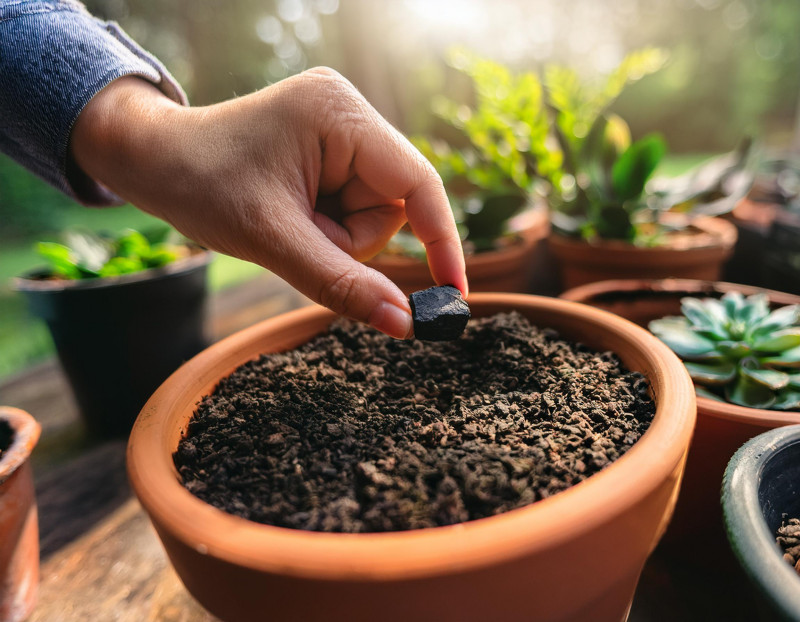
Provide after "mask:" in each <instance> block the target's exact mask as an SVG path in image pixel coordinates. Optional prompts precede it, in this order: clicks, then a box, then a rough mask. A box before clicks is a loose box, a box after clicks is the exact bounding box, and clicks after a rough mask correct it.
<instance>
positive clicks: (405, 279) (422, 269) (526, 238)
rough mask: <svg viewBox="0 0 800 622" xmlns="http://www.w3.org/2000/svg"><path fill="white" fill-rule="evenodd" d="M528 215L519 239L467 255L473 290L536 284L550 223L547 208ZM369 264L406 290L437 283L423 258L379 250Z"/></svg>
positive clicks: (518, 289) (518, 288)
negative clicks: (494, 249) (379, 252)
mask: <svg viewBox="0 0 800 622" xmlns="http://www.w3.org/2000/svg"><path fill="white" fill-rule="evenodd" d="M525 216H526V221H525V227H524V228H523V229H521V230H520V231H519V232H518V234H519V240H517V242H516V243H514V244H511V245H509V246H508V247H507V248H504V249H502V250H496V251H487V252H483V253H476V254H474V255H468V256H466V257H465V262H466V268H467V279H468V280H469V288H470V291H473V292H515V293H526V292H529V291H531V289H532V288H535V285H534V284H533V281H534V279H535V278H536V275H535V271H536V270H537V266H538V265H539V264H540V263H542V261H543V259H542V254H543V253H544V251H545V248H544V240H545V239H546V238H547V234H548V232H549V231H550V223H549V220H548V217H547V211H546V210H544V209H537V210H533V211H531V212H529V213H527V214H526V215H525ZM366 264H367V265H368V266H369V267H371V268H374V269H375V270H377V271H378V272H382V273H383V274H385V275H386V276H387V277H389V279H390V280H391V281H393V282H394V283H395V284H396V285H397V286H398V287H399V288H400V289H401V290H403V292H404V293H406V294H410V293H411V292H415V291H419V290H421V289H426V288H428V287H433V286H434V285H435V283H434V282H433V277H432V276H431V273H430V269H429V268H428V264H427V263H425V262H424V261H421V260H419V259H413V258H411V257H403V256H394V255H384V254H379V255H377V256H375V257H374V258H373V259H371V260H369V261H368V262H366Z"/></svg>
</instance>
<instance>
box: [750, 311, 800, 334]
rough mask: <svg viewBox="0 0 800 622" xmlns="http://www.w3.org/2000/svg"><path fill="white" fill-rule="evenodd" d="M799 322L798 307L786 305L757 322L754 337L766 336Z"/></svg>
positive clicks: (799, 313) (799, 312)
mask: <svg viewBox="0 0 800 622" xmlns="http://www.w3.org/2000/svg"><path fill="white" fill-rule="evenodd" d="M798 320H800V306H798V305H788V306H785V307H780V308H779V309H775V310H774V311H772V312H771V313H770V314H769V315H768V316H767V317H765V318H764V319H762V320H761V321H760V322H758V325H757V326H756V328H755V330H754V331H753V334H754V335H766V334H769V333H771V332H773V331H776V330H780V329H782V328H789V327H790V326H794V325H795V324H797V323H798Z"/></svg>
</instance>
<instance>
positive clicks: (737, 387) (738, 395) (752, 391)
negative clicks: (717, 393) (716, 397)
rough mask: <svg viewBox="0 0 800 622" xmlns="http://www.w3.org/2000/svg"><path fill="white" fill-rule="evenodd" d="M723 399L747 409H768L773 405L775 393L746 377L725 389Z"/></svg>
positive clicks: (740, 378) (741, 377)
mask: <svg viewBox="0 0 800 622" xmlns="http://www.w3.org/2000/svg"><path fill="white" fill-rule="evenodd" d="M725 397H726V398H727V400H728V401H729V402H731V403H733V404H738V405H739V406H746V407H747V408H770V407H771V406H772V405H773V404H774V403H775V393H774V392H773V391H772V390H771V389H769V388H767V387H766V386H765V385H763V384H761V383H758V382H754V381H753V380H751V379H750V378H748V377H747V376H740V377H739V379H738V380H737V381H736V382H735V383H733V384H730V385H728V386H727V387H725Z"/></svg>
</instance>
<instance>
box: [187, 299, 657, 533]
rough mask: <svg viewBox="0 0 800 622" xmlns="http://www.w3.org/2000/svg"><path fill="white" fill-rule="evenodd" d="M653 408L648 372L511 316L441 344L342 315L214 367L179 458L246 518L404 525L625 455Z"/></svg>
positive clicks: (310, 526)
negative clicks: (263, 351)
mask: <svg viewBox="0 0 800 622" xmlns="http://www.w3.org/2000/svg"><path fill="white" fill-rule="evenodd" d="M654 412H655V405H654V403H653V401H652V400H651V398H650V396H649V385H648V383H647V381H646V379H645V378H644V377H643V376H642V374H640V373H638V372H628V371H626V370H625V369H624V368H623V367H622V366H621V363H620V362H619V360H618V358H617V357H616V356H615V355H614V354H612V353H609V352H605V353H595V352H592V351H590V350H589V349H588V348H586V347H584V346H582V345H580V344H571V343H568V342H565V341H562V340H561V339H559V337H558V334H557V333H556V332H555V331H553V330H549V329H545V330H540V329H538V328H535V327H534V326H532V325H531V324H530V323H529V322H528V321H527V320H526V319H524V318H523V317H522V316H521V315H519V314H516V313H510V314H499V315H497V316H494V317H492V318H485V319H479V320H472V321H470V323H469V325H468V327H467V329H466V331H465V333H464V335H463V336H462V338H460V339H457V340H455V341H451V342H439V343H425V342H420V341H397V340H394V339H391V338H389V337H386V336H385V335H382V334H380V333H378V332H376V331H373V330H372V329H369V328H367V327H365V326H363V325H360V324H355V323H352V322H339V323H336V324H334V325H333V326H332V327H331V330H330V331H329V332H328V333H325V334H323V335H320V336H318V337H317V338H315V339H313V340H312V341H310V342H309V343H307V344H305V345H304V346H302V347H300V348H298V349H296V350H293V351H290V352H285V353H279V354H268V355H264V356H262V357H261V358H259V359H258V360H255V361H251V362H249V363H246V364H244V365H243V366H241V367H240V368H239V369H238V370H236V371H235V372H234V373H233V374H232V375H231V376H229V377H228V378H226V379H224V380H223V381H222V382H221V383H220V384H219V386H218V387H217V388H216V390H215V391H214V393H213V394H212V395H210V396H208V397H205V398H204V399H203V400H202V401H201V402H200V403H199V404H198V408H197V411H196V412H195V416H194V419H193V420H192V421H191V422H190V424H189V426H188V430H187V435H186V437H185V438H184V439H183V440H182V441H181V442H180V444H179V447H178V450H177V451H176V453H175V455H174V460H175V464H176V466H177V468H178V470H179V471H180V474H181V476H182V478H183V481H184V484H185V486H186V487H187V488H188V489H189V490H190V491H191V492H192V493H194V494H195V495H197V496H198V497H200V498H201V499H203V500H205V501H206V502H208V503H210V504H212V505H214V506H216V507H218V508H220V509H222V510H224V511H226V512H229V513H232V514H236V515H239V516H242V517H244V518H248V519H250V520H253V521H257V522H261V523H266V524H270V525H278V526H282V527H289V528H295V529H306V530H313V531H340V532H375V531H399V530H407V529H418V528H423V527H434V526H440V525H450V524H454V523H459V522H463V521H468V520H473V519H478V518H482V517H486V516H492V515H494V514H499V513H501V512H505V511H507V510H511V509H513V508H518V507H520V506H524V505H527V504H529V503H532V502H534V501H537V500H539V499H543V498H546V497H549V496H551V495H553V494H555V493H557V492H559V491H562V490H564V489H566V488H569V487H570V486H572V485H574V484H577V483H578V482H580V481H582V480H584V479H586V478H587V477H589V476H590V475H592V474H594V473H596V472H598V471H600V470H601V469H603V468H604V467H606V466H607V465H608V464H609V463H611V462H613V461H614V460H616V459H617V458H619V457H620V456H621V455H622V454H623V453H625V451H627V450H628V449H629V448H630V447H631V445H633V444H634V443H635V442H636V441H637V439H639V437H640V436H641V435H642V433H644V431H645V430H646V429H647V427H648V426H649V424H650V422H651V420H652V418H653V415H654Z"/></svg>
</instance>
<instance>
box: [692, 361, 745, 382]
mask: <svg viewBox="0 0 800 622" xmlns="http://www.w3.org/2000/svg"><path fill="white" fill-rule="evenodd" d="M684 365H686V369H687V371H688V372H689V375H690V376H691V377H692V380H694V381H695V382H697V383H700V384H710V385H724V384H728V383H729V382H730V381H731V380H733V379H734V378H735V377H736V365H734V364H733V363H731V362H730V361H721V362H719V363H713V364H709V363H696V362H692V361H686V362H685V363H684Z"/></svg>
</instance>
